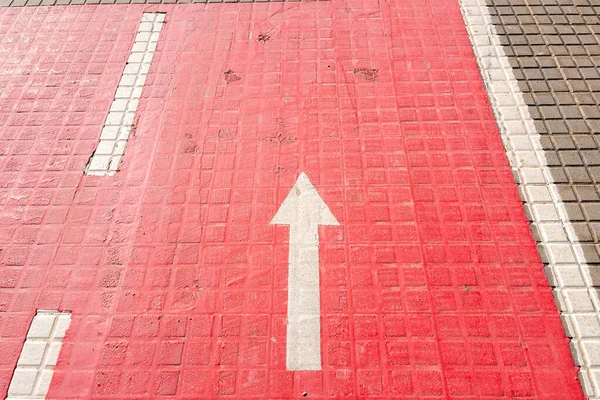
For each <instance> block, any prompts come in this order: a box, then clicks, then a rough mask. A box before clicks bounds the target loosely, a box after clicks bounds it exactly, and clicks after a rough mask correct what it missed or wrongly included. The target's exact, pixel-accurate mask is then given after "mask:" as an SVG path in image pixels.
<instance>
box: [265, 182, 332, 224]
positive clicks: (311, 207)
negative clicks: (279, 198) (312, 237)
mask: <svg viewBox="0 0 600 400" xmlns="http://www.w3.org/2000/svg"><path fill="white" fill-rule="evenodd" d="M271 224H274V225H294V224H302V225H313V224H314V225H339V224H340V223H339V222H338V221H337V219H335V217H334V216H333V214H332V213H331V211H329V207H327V204H325V202H324V201H323V199H322V198H321V196H320V195H319V192H317V189H315V187H314V186H313V184H312V183H311V182H310V180H309V179H308V176H306V174H305V173H304V172H303V173H301V174H300V176H299V177H298V180H297V181H296V184H294V187H293V188H292V190H290V193H289V194H288V195H287V197H286V198H285V200H284V201H283V203H282V204H281V207H279V211H277V213H276V214H275V216H274V217H273V220H271Z"/></svg>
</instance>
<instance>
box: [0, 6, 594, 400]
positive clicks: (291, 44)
mask: <svg viewBox="0 0 600 400" xmlns="http://www.w3.org/2000/svg"><path fill="white" fill-rule="evenodd" d="M142 12H164V13H166V18H165V21H166V22H165V24H164V27H163V28H162V31H161V33H160V39H159V42H158V48H157V50H156V53H155V54H154V58H153V60H152V65H151V68H150V72H149V74H148V78H147V80H146V83H145V85H144V89H143V92H142V98H141V101H140V105H139V108H138V109H137V112H136V119H135V122H134V127H133V133H132V135H131V137H130V138H129V141H128V143H127V147H126V150H125V156H124V158H123V160H122V162H121V165H120V170H119V172H117V173H116V174H115V175H114V176H87V175H84V172H83V171H84V168H85V166H86V163H87V162H88V160H89V159H90V156H91V155H92V153H93V152H94V149H95V148H96V145H97V143H98V140H99V137H100V132H101V130H102V126H103V123H104V121H105V118H106V114H107V112H108V109H109V107H110V105H111V101H112V100H113V97H114V95H115V91H116V88H117V85H118V82H119V78H120V76H121V73H122V72H123V69H124V67H125V63H126V61H127V57H128V55H129V52H130V49H131V46H132V44H133V41H134V36H135V34H136V32H137V26H138V24H139V21H140V18H141V16H142ZM0 38H1V43H0V54H3V55H2V56H0V63H1V64H2V66H1V69H0V71H1V74H0V84H1V87H0V90H1V94H0V127H1V128H0V182H1V184H0V354H3V356H2V357H0V396H3V395H6V393H7V390H8V386H9V384H10V380H11V377H12V374H13V371H14V368H15V365H16V363H17V359H18V358H19V353H20V351H21V347H22V343H23V341H24V340H25V337H26V334H27V330H28V329H29V324H30V322H31V320H32V318H33V316H34V314H35V311H36V310H38V309H52V310H68V311H71V312H72V323H71V325H70V328H69V330H68V332H67V336H66V338H65V340H64V343H63V347H62V350H61V353H60V357H59V362H58V364H57V366H56V367H55V373H54V377H53V380H52V385H51V389H50V392H49V394H48V398H57V399H59V398H60V399H66V398H90V397H95V398H119V399H121V398H139V397H162V396H164V397H168V396H175V397H178V398H215V397H221V396H223V397H230V398H296V397H307V398H325V397H355V398H382V399H384V398H465V399H475V398H502V397H504V398H514V397H529V398H546V399H572V398H573V399H574V398H582V394H581V389H580V386H579V383H578V382H577V378H576V372H577V370H576V367H575V366H574V364H573V360H572V357H571V355H570V352H569V348H568V340H567V338H566V337H565V334H564V331H563V328H562V325H561V322H560V318H559V314H558V311H557V309H556V306H555V303H554V300H553V298H552V294H551V289H550V287H549V285H548V282H547V279H546V277H545V275H544V273H543V269H542V268H543V264H542V263H541V261H540V259H539V256H538V253H537V250H536V247H535V241H534V240H533V238H532V235H531V232H530V229H529V225H528V222H527V219H526V217H525V214H524V212H523V206H522V204H521V201H520V199H519V196H518V194H517V190H516V185H515V183H514V179H513V177H512V174H511V171H510V167H509V164H508V161H507V158H506V154H505V151H504V148H503V146H502V142H501V139H500V135H499V133H498V128H497V126H496V122H495V120H494V116H493V114H492V111H491V108H490V105H489V101H488V98H487V95H486V92H485V89H484V87H483V84H482V81H481V78H480V75H479V70H478V68H477V64H476V62H475V59H474V56H473V52H472V49H471V44H470V42H469V38H468V36H467V33H466V31H465V27H464V23H463V19H462V16H461V14H460V9H459V6H458V4H456V3H455V2H454V1H450V0H437V1H419V2H415V1H408V0H405V1H399V0H396V1H386V2H379V1H376V0H365V1H331V2H329V1H327V2H326V1H320V2H299V3H268V4H259V3H255V4H208V5H178V6H167V5H160V6H134V5H127V6H81V7H80V6H69V7H52V8H45V7H36V8H22V9H3V10H0ZM302 173H304V174H305V175H306V177H307V179H309V180H310V182H311V183H312V185H314V189H315V190H316V192H315V191H311V190H312V189H311V188H310V187H309V186H306V185H305V186H304V188H305V189H306V188H308V189H306V190H307V192H302V191H300V192H301V193H309V194H307V195H306V196H313V195H315V193H317V194H316V195H318V196H319V197H320V198H321V199H322V201H323V204H325V207H327V208H328V209H329V210H330V212H331V215H333V217H334V219H335V220H336V222H338V223H339V225H336V224H334V223H327V224H325V225H328V226H321V227H320V228H318V234H317V240H318V241H317V242H316V243H317V247H318V251H317V254H316V260H317V262H318V263H317V264H316V265H317V267H318V269H319V274H318V276H317V277H316V278H317V280H318V281H319V282H318V283H319V286H318V287H319V288H320V292H319V293H318V295H320V297H316V299H317V304H318V305H319V307H317V309H318V312H319V317H318V320H319V321H320V327H319V330H320V331H319V339H320V343H317V348H319V347H320V366H318V368H311V369H316V370H302V368H300V370H289V369H292V368H290V365H289V364H287V361H288V360H287V358H288V356H289V346H286V345H287V341H288V338H289V336H288V334H289V333H288V332H287V331H288V327H289V326H290V325H291V322H292V321H291V317H290V315H291V314H290V309H289V307H288V306H289V305H288V303H289V302H288V287H289V286H290V282H291V281H293V280H294V279H300V280H301V282H303V284H304V283H306V281H305V280H306V279H309V278H306V275H304V273H303V272H301V273H299V274H297V273H293V274H292V273H288V271H290V268H292V264H294V257H292V256H290V253H289V249H290V247H291V246H293V245H294V243H293V239H290V235H291V233H290V230H291V229H293V228H291V227H287V226H279V225H275V224H272V223H271V222H273V220H274V216H275V214H276V213H277V211H278V210H279V209H280V207H281V205H282V203H283V202H284V200H286V198H287V197H288V194H290V192H291V193H292V194H293V193H296V192H295V191H294V190H293V189H292V188H293V187H294V185H295V183H296V182H297V180H298V178H299V176H301V174H302ZM300 197H302V196H300ZM297 215H298V219H299V220H302V217H301V216H300V214H297ZM330 222H331V221H330ZM289 223H290V224H291V225H293V220H292V222H289ZM311 237H312V236H311ZM303 243H304V242H303ZM311 243H312V242H311ZM304 244H305V243H304ZM305 245H306V244H305ZM306 246H308V245H306ZM306 248H308V247H306ZM306 248H303V249H306ZM312 248H313V247H311V249H312ZM306 251H309V250H306ZM309 252H310V251H309ZM313 256H314V255H313ZM313 256H311V257H310V260H306V259H302V260H301V262H300V264H301V266H303V267H304V266H306V265H308V264H310V263H314V258H315V257H313ZM307 258H308V257H307ZM311 265H314V264H311ZM303 271H304V270H303ZM313 278H314V277H313ZM313 278H310V279H313ZM302 279H305V280H302ZM311 282H312V283H314V281H311ZM311 293H312V292H311ZM311 293H308V294H307V293H304V292H302V293H301V294H299V295H298V296H299V297H300V298H302V299H303V300H305V299H304V297H303V296H304V295H305V294H306V296H307V297H310V295H311ZM312 295H316V294H315V293H312ZM312 299H313V300H314V297H312ZM303 304H308V303H303ZM300 308H302V306H301V307H300ZM311 316H312V314H311ZM298 321H299V322H298ZM298 321H296V322H298V323H297V326H298V327H300V328H299V329H302V327H303V326H305V325H306V324H307V322H306V321H307V320H306V319H302V318H300V319H298ZM299 335H300V336H302V335H303V333H302V332H301V333H300V334H299ZM303 340H304V342H302V343H304V344H306V343H307V341H309V339H306V337H304V339H303ZM310 340H312V339H310ZM313 344H314V343H313ZM302 356H303V355H302V352H300V356H299V357H302ZM286 365H287V366H286Z"/></svg>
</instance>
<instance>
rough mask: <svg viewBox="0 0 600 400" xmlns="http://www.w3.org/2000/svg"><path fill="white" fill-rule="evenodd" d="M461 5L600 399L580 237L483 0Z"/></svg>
mask: <svg viewBox="0 0 600 400" xmlns="http://www.w3.org/2000/svg"><path fill="white" fill-rule="evenodd" d="M460 6H461V11H462V14H463V17H464V20H465V24H466V27H467V31H468V33H469V38H470V39H471V44H472V45H473V51H474V53H475V56H476V58H477V63H478V64H479V68H480V71H481V75H482V77H483V81H484V84H485V87H486V89H487V92H488V95H489V98H490V102H491V104H492V108H493V110H494V114H495V115H496V120H497V121H498V126H499V129H500V134H501V136H502V140H503V142H504V146H505V148H506V152H507V155H508V159H509V161H510V164H511V167H512V170H513V174H514V176H515V177H516V179H517V180H518V183H519V191H520V194H521V198H522V199H523V202H524V206H525V209H526V212H527V216H528V218H529V220H530V221H531V224H532V229H533V231H534V233H537V234H536V236H537V238H536V239H537V240H538V244H539V247H540V254H541V255H542V258H543V261H544V262H545V263H546V264H547V267H546V272H547V276H548V279H549V281H550V284H551V285H552V287H553V292H554V296H555V299H556V302H557V304H558V308H559V310H560V312H561V318H562V320H563V326H564V327H565V331H566V333H567V336H568V337H569V338H570V339H571V343H570V345H571V352H572V354H573V358H574V360H575V363H576V364H577V365H578V366H580V372H579V378H580V381H581V384H582V386H583V390H584V393H585V395H586V396H589V397H590V398H592V399H600V313H599V310H600V301H599V299H598V294H597V291H596V289H595V288H594V287H593V284H592V279H591V276H590V270H589V267H588V265H587V263H586V260H585V256H584V253H583V249H582V246H581V243H580V242H579V241H578V239H577V236H576V233H575V230H574V228H573V226H572V225H571V223H570V221H569V218H568V214H567V211H566V209H565V205H564V203H563V201H562V200H561V198H560V195H559V192H558V190H557V188H556V186H555V185H554V182H553V179H552V175H551V173H550V169H549V168H548V164H547V161H546V155H545V152H544V150H543V147H542V144H541V140H540V135H539V134H538V132H537V131H536V129H535V125H534V122H533V119H532V118H531V116H530V114H529V108H528V106H527V104H526V103H525V101H524V100H523V93H522V92H521V90H520V89H519V86H518V83H517V80H516V78H515V75H514V73H513V70H512V67H511V66H510V63H509V60H508V57H507V56H506V54H505V52H504V48H503V47H502V44H501V42H500V37H499V36H498V34H497V33H496V29H495V27H494V24H493V23H492V18H491V15H490V13H489V10H488V8H487V6H486V4H485V0H460Z"/></svg>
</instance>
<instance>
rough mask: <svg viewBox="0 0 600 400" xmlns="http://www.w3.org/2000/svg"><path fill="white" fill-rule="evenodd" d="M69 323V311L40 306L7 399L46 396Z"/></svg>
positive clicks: (18, 362) (22, 399)
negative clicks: (46, 308) (44, 308)
mask: <svg viewBox="0 0 600 400" xmlns="http://www.w3.org/2000/svg"><path fill="white" fill-rule="evenodd" d="M70 324H71V313H70V312H68V311H63V312H59V311H48V310H38V312H37V314H36V315H35V317H33V321H31V326H30V327H29V332H27V340H25V343H24V344H23V349H22V350H21V356H20V357H19V360H18V361H17V368H16V370H15V373H14V374H13V377H12V379H11V381H10V386H9V388H8V397H7V398H6V399H7V400H24V399H44V398H46V395H47V394H48V389H49V388H50V381H51V380H52V374H53V373H54V371H53V370H54V366H55V365H56V361H57V360H58V354H59V353H60V349H61V347H62V340H63V338H64V337H65V333H66V331H67V329H68V328H69V325H70ZM0 357H2V355H1V354H0Z"/></svg>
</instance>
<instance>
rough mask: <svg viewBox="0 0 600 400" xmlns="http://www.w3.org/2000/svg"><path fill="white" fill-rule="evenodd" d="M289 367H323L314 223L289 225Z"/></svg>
mask: <svg viewBox="0 0 600 400" xmlns="http://www.w3.org/2000/svg"><path fill="white" fill-rule="evenodd" d="M286 353H287V354H286V355H287V357H286V367H287V369H288V370H289V371H300V370H304V371H306V370H320V369H321V296H320V285H319V230H318V226H317V225H314V226H313V224H303V223H299V224H294V225H291V226H290V247H289V271H288V325H287V348H286Z"/></svg>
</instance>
